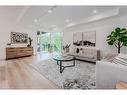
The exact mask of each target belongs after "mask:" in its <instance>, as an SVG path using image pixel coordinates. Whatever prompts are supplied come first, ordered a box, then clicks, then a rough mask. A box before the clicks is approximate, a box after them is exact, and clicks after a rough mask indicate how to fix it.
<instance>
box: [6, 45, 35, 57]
mask: <svg viewBox="0 0 127 95" xmlns="http://www.w3.org/2000/svg"><path fill="white" fill-rule="evenodd" d="M32 55H33V47H7V48H6V59H11V58H19V57H25V56H32Z"/></svg>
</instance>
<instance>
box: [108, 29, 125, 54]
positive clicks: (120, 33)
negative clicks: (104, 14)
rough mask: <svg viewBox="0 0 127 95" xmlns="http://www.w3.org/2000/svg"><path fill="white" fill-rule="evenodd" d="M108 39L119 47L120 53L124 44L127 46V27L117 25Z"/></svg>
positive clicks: (109, 42) (111, 43)
mask: <svg viewBox="0 0 127 95" xmlns="http://www.w3.org/2000/svg"><path fill="white" fill-rule="evenodd" d="M106 41H107V43H108V44H109V45H114V46H115V47H116V48H117V49H118V53H120V49H121V48H122V47H123V46H126V47H127V29H126V28H119V27H117V28H116V29H115V30H114V31H112V32H111V34H110V35H108V36H107V40H106Z"/></svg>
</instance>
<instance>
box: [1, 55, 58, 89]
mask: <svg viewBox="0 0 127 95" xmlns="http://www.w3.org/2000/svg"><path fill="white" fill-rule="evenodd" d="M40 60H41V59H40V58H38V57H37V56H32V57H25V58H19V59H12V60H7V61H6V60H3V61H0V89H58V87H57V86H56V85H55V84H54V83H52V82H51V81H49V80H48V79H46V78H45V77H44V76H43V75H41V74H40V73H39V72H38V71H36V70H35V69H34V68H33V67H31V66H30V65H29V64H32V63H34V62H38V61H40Z"/></svg>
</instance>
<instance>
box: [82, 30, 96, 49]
mask: <svg viewBox="0 0 127 95" xmlns="http://www.w3.org/2000/svg"><path fill="white" fill-rule="evenodd" d="M95 45H96V32H95V31H89V32H83V46H88V47H89V46H91V47H95Z"/></svg>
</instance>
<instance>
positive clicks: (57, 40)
mask: <svg viewBox="0 0 127 95" xmlns="http://www.w3.org/2000/svg"><path fill="white" fill-rule="evenodd" d="M51 44H52V48H53V51H54V52H60V51H61V33H60V32H54V33H51Z"/></svg>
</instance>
